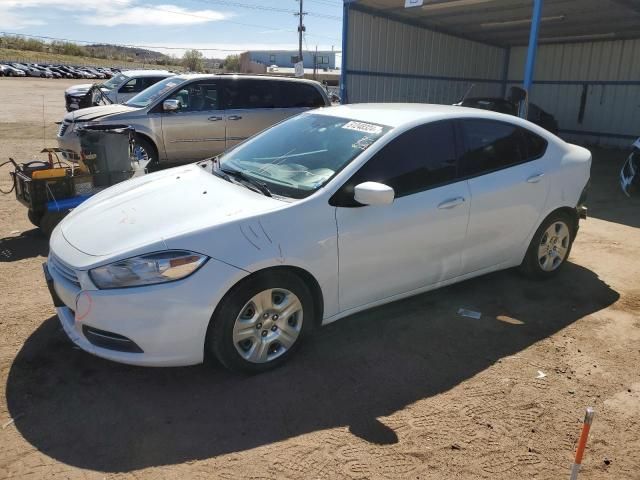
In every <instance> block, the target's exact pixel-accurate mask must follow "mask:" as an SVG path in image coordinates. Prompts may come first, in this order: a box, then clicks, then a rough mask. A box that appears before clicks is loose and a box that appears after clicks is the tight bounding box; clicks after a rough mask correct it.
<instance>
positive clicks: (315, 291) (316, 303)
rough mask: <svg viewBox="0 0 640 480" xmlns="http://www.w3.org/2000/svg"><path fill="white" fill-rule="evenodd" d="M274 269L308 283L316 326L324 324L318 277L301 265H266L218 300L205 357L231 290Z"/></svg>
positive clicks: (322, 298) (238, 282) (231, 288)
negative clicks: (225, 300) (215, 321)
mask: <svg viewBox="0 0 640 480" xmlns="http://www.w3.org/2000/svg"><path fill="white" fill-rule="evenodd" d="M274 271H288V272H291V273H293V274H295V275H296V276H297V277H298V278H300V280H301V281H302V282H304V283H305V285H307V287H309V290H310V292H311V295H312V297H313V307H314V312H313V313H314V315H315V324H314V326H315V327H319V326H321V325H322V317H323V315H324V295H323V293H322V288H321V287H320V284H319V283H318V281H317V280H316V278H315V277H314V276H313V275H312V274H311V273H310V272H309V271H307V270H305V269H304V268H301V267H296V266H293V265H276V266H271V267H265V268H262V269H260V270H256V271H255V272H252V273H250V274H249V275H247V276H244V277H242V278H241V279H240V280H238V281H237V282H236V283H234V284H233V285H232V286H231V287H230V288H229V289H228V290H227V291H226V292H225V294H224V295H223V296H222V298H220V301H219V302H218V304H217V305H216V307H215V309H214V310H213V313H212V314H211V319H210V320H209V325H208V326H207V333H206V335H205V339H204V342H203V350H204V355H205V357H206V356H207V348H206V344H207V341H208V338H209V335H210V331H211V327H212V325H213V320H214V318H215V317H216V315H217V313H218V311H219V308H220V306H221V305H222V302H223V300H224V299H225V298H226V297H227V296H228V295H229V294H231V292H233V291H234V290H235V289H236V288H239V287H240V286H241V285H242V284H244V283H245V282H247V281H250V280H251V279H253V278H255V277H256V276H257V275H264V274H266V273H269V272H274Z"/></svg>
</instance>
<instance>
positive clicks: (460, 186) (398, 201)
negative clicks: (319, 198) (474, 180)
mask: <svg viewBox="0 0 640 480" xmlns="http://www.w3.org/2000/svg"><path fill="white" fill-rule="evenodd" d="M456 163H457V153H456V141H455V135H454V128H453V123H452V122H449V121H443V122H437V123H432V124H426V125H422V126H420V127H417V128H414V129H412V130H410V131H409V132H405V133H404V134H401V135H400V136H399V137H398V138H396V139H395V140H393V141H392V142H390V143H389V144H387V145H386V146H385V147H383V148H382V150H380V151H379V152H378V153H377V154H376V155H375V156H374V157H372V158H371V159H370V160H369V161H368V162H367V163H366V164H365V165H364V166H363V167H362V168H361V169H360V170H359V171H358V172H357V173H356V174H355V175H354V176H353V177H352V178H351V179H350V180H349V181H348V182H347V184H346V185H345V186H343V188H342V189H341V190H340V191H339V192H338V193H337V194H336V197H335V198H336V199H338V202H337V203H336V204H337V205H340V206H337V210H336V220H337V227H338V246H339V275H340V277H339V290H340V309H341V311H345V310H349V309H352V308H355V307H359V306H362V305H366V304H369V303H372V302H375V301H378V300H382V299H384V298H388V297H391V296H394V295H398V294H402V293H407V292H410V291H412V290H416V289H419V288H422V287H425V286H428V285H433V284H436V283H438V282H440V281H443V280H447V279H450V278H453V277H455V276H457V275H459V273H460V269H461V252H462V248H463V245H464V239H465V234H466V229H467V222H468V220H469V187H468V184H467V182H466V181H464V180H463V181H458V180H457V168H456V167H457V166H456ZM365 181H374V182H380V183H384V184H385V185H388V186H390V187H393V189H394V191H395V195H396V198H395V200H394V202H393V204H391V205H386V206H357V205H353V204H352V205H351V206H349V198H351V199H352V198H353V194H352V192H353V187H355V185H357V184H359V183H362V182H365ZM349 195H350V197H349Z"/></svg>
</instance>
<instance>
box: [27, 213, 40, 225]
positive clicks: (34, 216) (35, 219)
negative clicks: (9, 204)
mask: <svg viewBox="0 0 640 480" xmlns="http://www.w3.org/2000/svg"><path fill="white" fill-rule="evenodd" d="M42 215H43V214H42V212H34V211H33V210H31V209H29V210H27V217H29V221H30V222H31V223H32V224H33V226H34V227H39V226H40V222H41V221H42Z"/></svg>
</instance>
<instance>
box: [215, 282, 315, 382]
mask: <svg viewBox="0 0 640 480" xmlns="http://www.w3.org/2000/svg"><path fill="white" fill-rule="evenodd" d="M313 307H314V304H313V297H312V295H311V293H310V291H309V288H308V287H307V286H306V285H305V284H304V282H303V281H302V280H301V279H300V278H299V277H298V276H297V275H295V274H294V273H292V272H289V271H271V272H265V273H258V274H256V275H255V276H254V277H251V278H249V279H247V280H246V281H243V282H241V283H240V284H239V285H237V286H236V287H234V288H233V289H232V290H231V291H230V292H229V293H228V294H227V295H226V296H225V297H224V299H223V300H222V301H221V303H220V305H219V306H218V308H217V309H216V312H215V313H214V316H213V318H212V323H211V325H210V327H209V333H208V335H207V349H208V350H209V351H210V352H211V353H213V354H214V355H215V357H216V358H217V359H218V360H219V361H220V363H222V364H223V365H224V366H225V367H227V368H229V369H231V370H236V371H242V372H247V373H257V372H263V371H266V370H270V369H272V368H275V367H277V366H278V365H281V364H282V363H283V362H285V361H286V360H287V359H288V358H289V357H290V356H291V355H292V354H293V353H294V352H295V350H296V349H297V348H298V347H299V345H300V342H301V341H302V339H303V337H305V336H307V335H309V334H310V333H311V330H312V329H313V324H314V322H315V318H314V308H313Z"/></svg>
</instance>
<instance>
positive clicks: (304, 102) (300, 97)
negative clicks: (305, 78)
mask: <svg viewBox="0 0 640 480" xmlns="http://www.w3.org/2000/svg"><path fill="white" fill-rule="evenodd" d="M280 88H281V89H282V92H283V95H282V106H283V107H284V108H305V107H306V108H317V107H324V106H325V103H324V98H323V97H322V95H321V94H320V92H319V91H318V90H317V89H316V88H315V87H314V86H312V85H307V84H305V83H296V82H291V83H284V82H283V84H282V85H281V87H280Z"/></svg>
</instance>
